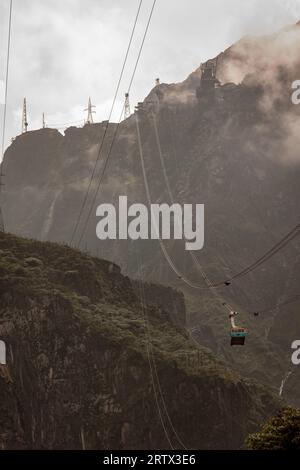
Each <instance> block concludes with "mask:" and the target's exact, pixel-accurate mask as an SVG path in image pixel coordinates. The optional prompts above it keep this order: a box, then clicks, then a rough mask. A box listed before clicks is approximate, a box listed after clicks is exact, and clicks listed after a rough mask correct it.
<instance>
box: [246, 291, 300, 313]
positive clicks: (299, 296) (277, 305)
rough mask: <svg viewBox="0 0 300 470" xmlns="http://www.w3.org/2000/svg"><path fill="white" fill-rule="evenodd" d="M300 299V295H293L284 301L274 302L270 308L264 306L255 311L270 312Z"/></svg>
mask: <svg viewBox="0 0 300 470" xmlns="http://www.w3.org/2000/svg"><path fill="white" fill-rule="evenodd" d="M298 300H300V295H298V294H297V295H293V296H291V297H289V298H288V299H286V300H283V301H282V302H278V303H277V304H274V305H273V306H272V307H268V308H263V309H257V310H256V311H255V313H268V312H273V310H275V309H277V308H279V307H283V306H285V305H289V304H292V303H294V302H297V301H298Z"/></svg>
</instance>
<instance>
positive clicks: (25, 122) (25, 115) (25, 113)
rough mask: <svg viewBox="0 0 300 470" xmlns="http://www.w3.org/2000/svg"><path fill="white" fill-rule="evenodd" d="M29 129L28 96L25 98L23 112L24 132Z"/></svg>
mask: <svg viewBox="0 0 300 470" xmlns="http://www.w3.org/2000/svg"><path fill="white" fill-rule="evenodd" d="M27 129H28V120H27V104H26V98H24V101H23V113H22V134H24V132H27Z"/></svg>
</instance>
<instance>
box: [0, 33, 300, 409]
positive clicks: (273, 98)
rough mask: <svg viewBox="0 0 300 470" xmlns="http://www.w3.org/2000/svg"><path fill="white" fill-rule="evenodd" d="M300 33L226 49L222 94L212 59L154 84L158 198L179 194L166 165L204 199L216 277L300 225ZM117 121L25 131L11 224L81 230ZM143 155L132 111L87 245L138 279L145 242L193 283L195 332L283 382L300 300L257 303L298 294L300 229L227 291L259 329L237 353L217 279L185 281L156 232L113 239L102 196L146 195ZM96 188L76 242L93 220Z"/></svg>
mask: <svg viewBox="0 0 300 470" xmlns="http://www.w3.org/2000/svg"><path fill="white" fill-rule="evenodd" d="M299 31H300V28H299V26H292V27H290V28H286V29H285V30H282V31H280V32H279V33H278V34H274V35H272V36H269V37H262V38H252V37H247V38H245V39H243V40H241V41H240V42H238V43H237V44H235V45H233V46H232V47H231V48H229V49H228V50H226V51H225V52H224V53H222V54H220V56H219V57H218V68H217V78H218V80H219V81H220V86H219V87H218V88H217V89H216V90H214V91H213V92H212V93H209V94H207V93H203V92H201V90H200V92H199V85H200V78H201V70H200V68H199V69H198V70H196V71H195V72H193V73H192V74H191V75H190V76H189V77H188V78H187V79H186V80H185V81H184V82H182V83H178V84H171V85H167V84H162V85H160V86H157V87H155V88H154V89H153V90H152V91H151V93H150V94H149V96H148V97H147V98H146V99H145V102H144V112H143V114H142V115H141V116H140V130H141V138H142V144H143V151H144V157H145V165H146V172H147V175H148V180H149V184H150V189H151V198H152V201H153V202H158V201H162V202H170V194H169V192H168V190H167V185H166V182H165V180H164V171H163V170H165V174H167V177H168V184H169V187H170V188H171V191H172V195H173V197H174V200H175V201H176V202H179V203H204V204H205V247H204V249H203V250H202V251H201V252H199V253H197V257H198V260H199V262H200V263H201V265H202V266H203V267H204V268H205V271H206V272H207V274H208V275H209V276H210V278H212V279H213V280H216V281H218V280H223V279H224V278H226V277H227V276H228V275H231V274H233V273H235V272H237V271H239V270H240V269H242V268H244V267H245V266H247V265H248V264H250V263H251V262H253V261H254V260H256V259H257V258H258V257H259V256H261V255H262V254H263V253H265V252H266V251H267V250H268V249H269V248H270V247H271V246H273V245H274V244H275V243H276V242H277V241H278V240H280V239H281V238H282V237H283V236H284V235H285V234H286V233H287V232H288V231H289V230H290V229H291V228H293V227H294V226H295V225H296V224H297V223H298V214H299V197H300V186H299V177H300V163H299V154H298V148H299V133H298V129H299V124H300V115H299V113H300V106H295V105H293V104H292V102H291V92H292V90H291V84H292V81H294V80H296V79H298V78H299V77H300V64H299V44H300V42H299V35H300V33H299ZM104 126H105V124H103V123H102V124H94V125H86V126H84V127H83V128H81V129H78V128H73V127H72V128H70V129H68V130H67V131H66V132H65V136H62V135H61V134H60V133H59V132H58V131H56V130H53V129H41V130H39V131H35V132H30V133H28V134H26V135H22V136H19V137H17V139H16V140H15V141H14V142H13V144H12V145H11V146H10V147H9V148H8V149H7V151H6V155H5V161H4V173H5V174H6V186H5V194H4V216H5V219H6V223H7V229H8V230H9V231H11V232H14V233H17V234H20V235H26V236H30V237H33V238H38V239H41V240H51V241H58V242H67V243H68V242H70V240H71V238H72V233H73V229H74V227H75V225H76V220H77V217H78V214H79V212H80V207H81V204H82V201H83V199H84V196H85V194H86V190H87V187H88V184H89V177H90V175H91V171H92V168H93V164H94V162H95V160H96V157H97V152H98V149H99V147H98V146H99V142H100V141H101V138H102V136H103V133H104ZM155 126H156V127H157V131H158V135H159V145H160V147H161V151H162V157H163V164H164V168H163V167H162V163H161V160H160V157H159V146H158V141H157V138H156V132H155ZM114 131H115V124H110V125H109V128H108V136H107V139H105V144H104V148H103V152H102V156H101V158H100V161H99V164H98V166H97V168H96V173H95V174H96V178H95V180H94V182H93V185H92V190H93V191H95V190H96V189H97V183H98V179H99V175H100V174H101V171H102V165H103V161H104V159H105V157H106V155H107V151H108V149H109V146H110V143H111V141H112V136H113V133H114ZM139 159H140V156H139V149H138V145H137V136H136V121H135V116H131V117H130V118H129V119H127V120H126V121H124V122H122V123H121V125H120V128H119V132H118V137H117V139H116V141H115V144H114V146H113V151H112V154H111V158H110V163H109V165H108V168H107V171H106V177H105V179H104V181H103V184H102V185H101V190H100V192H99V193H98V196H97V197H96V203H95V206H94V207H93V210H92V215H91V218H90V219H89V221H88V224H87V228H86V232H85V234H84V236H83V238H82V241H81V243H80V248H81V249H83V250H88V251H90V252H91V253H93V254H95V255H99V256H101V257H103V258H106V259H109V260H111V261H114V262H116V263H117V264H119V265H121V266H122V269H123V270H124V272H126V273H128V274H130V275H131V276H133V277H134V276H137V273H138V266H137V263H136V259H137V257H136V253H138V256H139V257H140V258H141V260H142V261H141V262H142V266H143V272H144V273H145V278H146V279H147V280H148V281H153V280H155V281H159V282H161V283H164V284H168V285H171V286H173V287H176V288H179V289H181V290H183V291H184V294H185V297H186V301H187V307H188V313H189V326H191V327H193V331H194V333H193V335H194V338H195V339H196V340H198V341H200V342H201V344H204V345H205V346H206V347H209V348H210V349H212V350H213V351H214V352H215V353H217V354H219V355H221V356H222V358H223V359H225V360H226V361H228V363H230V364H231V365H232V366H233V367H235V368H236V370H238V371H240V372H241V373H242V374H244V375H246V376H247V377H252V378H256V379H258V380H260V381H262V382H264V383H266V384H268V385H271V386H273V387H274V390H276V391H277V392H278V390H279V388H280V385H281V382H282V380H283V378H284V377H285V376H286V374H287V372H288V371H289V370H290V364H291V362H290V344H291V342H292V341H293V340H294V339H297V337H299V335H300V326H299V322H298V320H297V316H296V313H297V311H298V308H299V305H297V304H292V305H289V306H287V307H285V308H284V309H282V308H277V309H275V310H274V311H272V312H269V313H268V314H263V315H261V316H260V317H259V318H253V317H252V315H251V312H252V311H254V310H257V309H258V310H259V309H261V308H265V307H268V306H270V305H272V306H273V305H274V304H276V302H281V301H284V300H285V299H286V298H288V297H289V296H290V295H294V294H295V293H297V292H298V289H299V281H300V269H299V267H300V264H299V263H300V260H299V248H300V246H299V240H295V241H294V242H293V243H291V244H290V245H289V247H287V248H286V249H285V250H284V251H281V252H280V254H278V255H276V256H275V257H273V258H272V260H270V261H269V262H268V263H266V264H264V265H262V266H261V267H260V268H259V269H258V270H256V271H255V272H253V273H251V274H250V275H248V276H246V277H244V278H241V279H240V280H239V281H238V282H236V283H234V284H232V286H230V287H228V288H224V289H221V294H222V295H223V296H224V298H225V299H226V300H227V301H229V302H230V304H232V305H233V307H234V308H235V309H237V310H239V311H240V312H241V314H242V319H241V322H242V323H244V324H245V325H246V326H248V327H249V330H250V335H249V339H248V341H247V347H246V348H244V349H243V351H241V352H240V353H239V354H238V355H237V354H235V353H233V351H232V348H230V347H229V345H228V328H229V325H228V318H227V312H226V311H224V309H223V307H222V305H221V304H220V302H218V301H216V300H215V298H214V296H213V295H212V294H211V292H210V291H205V290H200V291H198V290H196V291H195V290H193V289H190V288H188V287H186V286H185V285H184V283H183V282H182V280H181V279H178V277H177V276H176V275H175V274H174V273H173V272H172V271H171V270H170V268H169V266H168V264H167V263H166V261H165V258H164V256H162V254H161V252H160V249H159V245H158V243H157V242H156V241H139V242H134V243H133V242H129V241H126V240H122V241H110V242H109V241H107V242H105V243H104V242H101V243H100V242H99V240H98V239H97V238H96V234H95V227H96V223H97V219H96V215H95V213H96V212H95V211H96V205H98V204H99V203H101V202H112V203H113V202H115V203H117V200H118V197H119V195H127V196H128V200H129V204H130V203H134V202H143V203H146V204H147V200H146V197H145V190H144V181H143V177H142V173H141V169H140V161H139ZM93 191H92V192H91V194H90V196H89V198H88V201H87V202H88V204H87V206H86V207H85V210H84V216H83V218H82V219H81V221H80V223H79V226H78V231H77V232H76V236H75V243H78V242H79V239H80V236H81V234H82V230H83V229H85V227H86V221H87V219H86V217H87V213H88V211H89V207H90V203H91V201H92V197H93V195H94V193H93ZM166 246H167V249H168V250H169V253H170V255H171V257H172V259H173V260H174V262H175V263H176V264H177V266H178V267H179V268H180V269H181V270H182V271H183V272H184V273H185V275H186V276H187V277H189V278H190V279H191V280H192V281H193V282H195V283H197V284H201V283H203V286H205V283H204V281H203V279H202V277H201V275H200V273H199V270H198V269H197V268H196V267H195V265H194V263H193V262H192V260H191V258H190V256H189V255H188V254H187V253H186V252H185V251H184V247H183V244H181V243H180V242H177V241H176V242H172V241H170V242H168V243H166ZM295 377H297V374H295ZM294 380H295V379H294ZM297 383H298V382H297ZM297 388H298V387H287V388H286V390H289V392H288V395H287V398H288V399H289V400H292V401H293V402H295V401H296V402H297V403H298V404H299V403H300V402H299V394H298V393H297Z"/></svg>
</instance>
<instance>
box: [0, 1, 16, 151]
mask: <svg viewBox="0 0 300 470" xmlns="http://www.w3.org/2000/svg"><path fill="white" fill-rule="evenodd" d="M12 8H13V0H10V5H9V17H8V39H7V54H6V72H5V92H4V108H3V124H2V145H1V157H2V158H3V155H4V145H5V131H6V113H7V96H8V81H9V60H10V43H11V24H12Z"/></svg>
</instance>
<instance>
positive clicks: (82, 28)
mask: <svg viewBox="0 0 300 470" xmlns="http://www.w3.org/2000/svg"><path fill="white" fill-rule="evenodd" d="M137 4H138V1H137V0H126V2H124V1H122V0H114V1H108V0H102V1H96V0H87V1H85V2H83V1H82V0H66V1H63V2H58V1H57V0H48V1H46V0H42V1H40V0H15V1H14V15H13V24H12V42H11V66H10V77H9V90H8V92H9V95H8V128H7V138H6V143H7V144H8V143H9V141H10V138H11V137H14V136H16V135H17V134H19V133H20V130H21V112H22V100H23V97H24V96H26V97H27V101H28V112H29V129H31V130H32V129H36V128H39V127H41V124H42V113H43V112H45V115H46V121H47V122H48V123H49V125H50V124H57V125H62V127H63V126H64V124H65V123H70V122H73V121H79V120H81V121H83V119H84V117H85V114H84V113H83V109H84V108H86V104H87V100H88V97H89V96H91V97H92V100H93V103H94V104H95V105H96V106H97V108H96V111H97V114H96V120H98V121H101V120H104V119H106V118H107V116H108V113H109V108H110V105H111V102H112V98H113V94H114V90H115V86H116V82H117V79H118V74H119V72H120V69H121V62H122V60H123V57H124V55H125V48H126V44H127V42H128V39H129V35H130V30H131V27H132V24H133V20H134V16H135V13H136V8H137ZM8 6H9V5H8V1H2V2H1V5H0V96H2V99H0V102H2V101H3V80H4V73H5V59H6V42H7V27H8ZM150 6H151V2H150V0H145V1H144V4H143V8H142V12H141V19H140V22H139V24H138V28H137V33H136V37H135V41H134V43H133V47H132V51H131V54H130V57H129V61H128V67H127V69H126V73H125V77H124V81H123V84H122V86H121V89H120V94H119V97H118V102H117V106H116V110H115V113H114V116H113V118H114V119H115V120H116V119H118V117H119V114H120V109H121V106H122V102H123V96H124V93H125V91H126V88H127V86H128V82H129V76H130V73H131V70H132V67H133V64H134V60H135V57H136V53H137V50H138V47H139V43H140V41H141V36H142V34H143V28H144V25H145V23H146V19H147V15H148V12H149V9H150ZM262 11H263V12H264V14H262ZM166 18H169V19H170V20H168V33H167V35H166V32H165V27H166ZM299 18H300V2H299V0H252V1H251V2H246V3H245V2H243V3H242V2H240V1H239V0H226V2H224V1H223V0H212V1H205V2H202V1H201V2H199V1H197V0H188V1H187V2H185V3H181V2H174V1H172V0H164V1H162V2H158V4H157V8H156V10H155V13H154V17H153V19H152V23H151V30H150V32H149V36H148V39H147V41H146V44H145V47H144V50H143V55H142V58H141V63H140V65H139V69H138V73H137V76H136V79H135V84H134V87H133V90H132V94H131V102H132V106H133V105H134V104H135V103H136V102H137V101H141V100H142V99H143V98H144V96H145V95H146V94H147V93H148V90H149V89H151V88H152V86H153V84H154V80H155V78H156V77H160V78H161V80H162V81H163V82H166V83H172V82H178V81H181V80H183V79H184V78H185V76H187V75H188V73H189V72H190V71H191V70H194V69H195V68H196V67H198V65H199V63H200V62H204V61H205V60H207V59H209V58H210V57H213V56H215V55H216V54H217V53H219V52H220V51H221V50H224V49H226V48H227V47H228V46H230V45H231V44H232V43H234V42H235V41H237V40H238V39H240V37H242V36H244V35H247V34H268V33H271V32H274V31H276V30H278V29H279V28H281V27H283V26H284V25H287V24H292V23H295V22H296V21H297V20H298V19H299ZM149 64H151V67H149ZM1 90H2V91H1ZM1 119H2V113H1ZM0 125H1V121H0Z"/></svg>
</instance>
